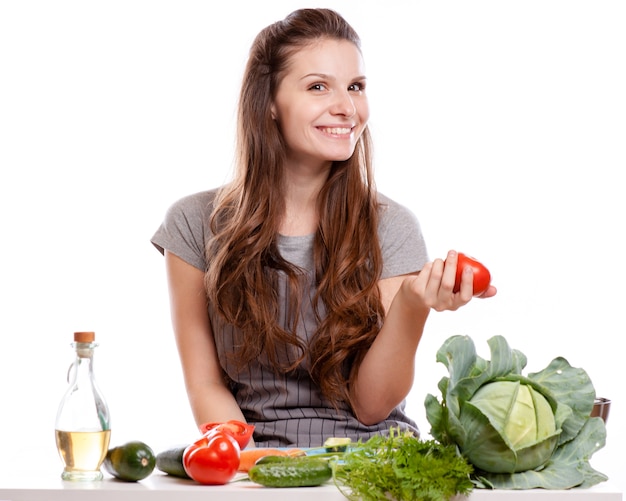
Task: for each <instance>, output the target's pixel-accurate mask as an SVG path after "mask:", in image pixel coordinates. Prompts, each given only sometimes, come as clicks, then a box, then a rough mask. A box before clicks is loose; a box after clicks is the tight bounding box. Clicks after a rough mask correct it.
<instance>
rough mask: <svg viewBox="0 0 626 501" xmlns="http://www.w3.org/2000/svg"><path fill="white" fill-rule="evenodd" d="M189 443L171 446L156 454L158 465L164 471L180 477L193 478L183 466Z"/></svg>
mask: <svg viewBox="0 0 626 501" xmlns="http://www.w3.org/2000/svg"><path fill="white" fill-rule="evenodd" d="M187 447H188V446H187V445H179V446H176V447H171V448H170V449H167V450H165V451H162V452H159V453H158V454H157V456H156V467H157V468H158V469H159V470H160V471H162V472H163V473H167V474H168V475H172V476H173V477H179V478H191V477H190V476H189V475H188V474H187V472H186V471H185V467H184V466H183V454H184V452H185V449H186V448H187Z"/></svg>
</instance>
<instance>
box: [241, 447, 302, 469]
mask: <svg viewBox="0 0 626 501" xmlns="http://www.w3.org/2000/svg"><path fill="white" fill-rule="evenodd" d="M302 455H304V451H303V450H302V449H296V448H294V449H275V448H272V447H256V448H254V449H244V450H242V451H241V454H240V455H239V471H244V472H248V471H250V468H252V467H253V466H254V465H255V463H256V462H257V461H258V460H259V459H261V458H264V457H266V456H302Z"/></svg>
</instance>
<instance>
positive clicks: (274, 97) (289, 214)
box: [152, 9, 495, 447]
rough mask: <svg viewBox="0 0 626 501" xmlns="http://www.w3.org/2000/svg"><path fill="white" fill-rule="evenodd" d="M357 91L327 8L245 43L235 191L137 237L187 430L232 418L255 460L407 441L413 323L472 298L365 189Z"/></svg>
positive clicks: (386, 203) (193, 200)
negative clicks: (280, 450) (401, 435)
mask: <svg viewBox="0 0 626 501" xmlns="http://www.w3.org/2000/svg"><path fill="white" fill-rule="evenodd" d="M365 91H366V77H365V69H364V63H363V57H362V54H361V51H360V41H359V38H358V35H357V34H356V33H355V31H354V30H353V29H352V28H351V27H350V25H349V24H348V23H346V21H345V20H344V19H343V18H341V17H340V16H339V15H338V14H337V13H335V12H334V11H331V10H327V9H302V10H298V11H295V12H293V13H292V14H290V15H289V16H287V18H285V19H284V20H282V21H279V22H277V23H275V24H273V25H270V26H268V27H267V28H265V29H264V30H262V31H261V32H260V33H259V35H258V36H257V38H256V39H255V41H254V43H253V45H252V48H251V51H250V56H249V60H248V64H247V67H246V71H245V75H244V79H243V84H242V89H241V93H240V102H239V111H238V148H237V151H238V157H237V168H238V170H237V172H236V173H235V177H234V179H233V180H232V182H231V183H229V184H228V185H226V186H223V187H221V188H220V189H215V190H211V191H206V192H201V193H197V194H194V195H191V196H188V197H185V198H184V199H182V200H180V201H178V202H176V203H175V204H174V205H173V206H172V207H171V208H170V209H169V211H168V213H167V216H166V218H165V221H164V223H163V224H162V225H161V227H160V228H159V229H158V231H157V232H156V234H155V235H154V237H153V239H152V242H153V243H154V245H155V246H156V247H157V248H158V249H159V250H161V252H163V253H164V255H165V261H166V267H167V276H168V284H169V290H170V298H171V310H172V321H173V328H174V332H175V335H176V340H177V346H178V350H179V354H180V359H181V364H182V367H183V373H184V379H185V385H186V389H187V392H188V396H189V401H190V405H191V408H192V410H193V413H194V417H195V419H196V422H197V423H198V424H201V423H205V422H209V421H210V422H215V421H226V420H229V419H239V420H245V421H247V422H250V423H252V424H254V425H255V434H254V441H255V443H256V445H257V446H299V447H309V446H319V445H321V444H322V443H323V442H324V440H325V439H326V438H328V437H331V436H347V437H351V438H352V439H353V440H357V439H367V438H368V437H370V436H372V435H373V434H376V433H380V432H383V431H386V430H388V429H389V428H390V427H392V426H394V427H403V428H413V429H415V431H417V429H416V425H415V423H414V421H413V420H411V419H410V418H409V417H408V416H407V415H406V414H405V412H404V400H405V398H406V396H407V394H408V392H409V391H410V389H411V386H412V384H413V374H414V359H415V352H416V349H417V346H418V343H419V341H420V338H421V336H422V332H423V329H424V325H425V322H426V319H427V317H428V314H429V311H430V310H431V309H434V310H437V311H442V310H455V309H457V308H459V307H460V306H462V305H464V304H466V303H467V302H468V301H469V300H470V299H471V298H472V271H471V269H469V268H468V270H465V271H464V275H463V281H462V286H461V290H460V292H458V293H456V294H455V293H453V292H452V288H453V283H454V278H455V271H456V260H457V258H456V253H455V252H450V253H449V254H448V256H447V259H446V262H445V263H444V261H443V260H442V259H436V260H434V261H433V262H427V261H428V259H427V253H426V247H425V244H424V240H423V237H422V234H421V231H420V228H419V225H418V222H417V221H416V219H415V217H414V216H413V215H412V214H411V213H410V212H409V211H408V210H406V209H405V208H404V207H402V206H400V205H398V204H397V203H395V202H393V201H392V200H390V199H388V198H386V197H385V196H383V195H382V194H379V193H377V192H376V190H375V188H374V184H373V179H372V166H371V155H370V152H371V144H370V136H369V132H368V129H367V121H368V118H369V109H368V102H367V97H366V92H365ZM494 294H495V289H494V288H493V287H491V288H490V289H489V290H488V291H487V292H486V293H485V294H484V296H486V297H488V296H492V295H494Z"/></svg>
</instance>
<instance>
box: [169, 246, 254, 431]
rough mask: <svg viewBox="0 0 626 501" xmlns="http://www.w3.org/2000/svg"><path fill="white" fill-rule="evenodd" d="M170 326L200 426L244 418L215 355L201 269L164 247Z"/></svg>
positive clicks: (190, 400) (192, 406) (242, 419)
mask: <svg viewBox="0 0 626 501" xmlns="http://www.w3.org/2000/svg"><path fill="white" fill-rule="evenodd" d="M165 263H166V269H167V279H168V287H169V294H170V310H171V316H172V326H173V329H174V334H175V337H176V345H177V347H178V354H179V357H180V361H181V366H182V370H183V377H184V381H185V388H186V390H187V396H188V398H189V404H190V406H191V410H192V413H193V416H194V419H195V421H196V424H197V425H198V426H200V425H201V424H203V423H208V422H221V421H228V420H229V419H237V420H239V421H245V419H244V417H243V414H242V413H241V410H240V408H239V406H238V405H237V402H236V401H235V398H234V397H233V395H232V393H231V392H230V390H229V388H228V386H227V385H226V382H225V380H224V376H223V373H222V369H221V366H220V364H219V360H218V357H217V351H216V348H215V341H214V339H213V332H212V329H211V323H210V321H209V313H208V309H207V299H206V294H205V288H204V273H203V272H202V271H201V270H199V269H198V268H196V267H194V266H192V265H190V264H189V263H187V262H185V261H183V260H182V259H181V258H179V257H178V256H176V255H175V254H172V253H171V252H168V251H165Z"/></svg>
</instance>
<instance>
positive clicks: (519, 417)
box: [425, 336, 607, 489]
mask: <svg viewBox="0 0 626 501" xmlns="http://www.w3.org/2000/svg"><path fill="white" fill-rule="evenodd" d="M488 343H489V346H490V349H491V361H487V360H484V359H482V358H481V357H479V356H478V355H477V354H476V350H475V347H474V343H473V342H472V340H471V339H470V338H469V337H467V336H453V337H451V338H449V339H448V340H447V341H446V342H445V343H444V345H443V346H442V347H441V348H440V350H439V352H438V353H437V361H439V362H441V363H443V364H444V365H445V366H446V367H447V368H448V371H449V374H450V376H449V377H444V378H442V379H441V381H440V382H439V389H440V390H441V393H442V401H441V402H440V401H439V400H437V398H436V397H434V396H433V395H428V396H427V397H426V401H425V406H426V415H427V418H428V421H429V423H430V424H431V426H432V428H431V435H432V436H433V438H434V439H435V440H438V441H439V442H441V443H443V444H455V445H456V446H457V447H458V450H459V452H460V453H461V454H462V455H463V456H464V457H465V458H466V459H467V460H468V462H470V463H471V464H472V465H473V466H474V467H475V474H474V483H475V484H476V486H477V487H485V488H499V489H529V488H534V487H540V488H544V489H568V488H571V487H576V486H585V487H588V486H591V485H594V484H596V483H598V482H601V481H605V480H607V477H606V476H605V475H603V474H602V473H599V472H597V471H595V470H594V469H593V468H591V466H590V465H589V462H588V461H589V458H590V457H591V455H592V454H593V453H594V452H595V451H596V450H597V449H599V448H601V447H603V446H604V444H605V441H606V429H605V426H604V422H603V421H602V419H600V418H590V417H589V416H590V414H591V410H592V408H593V403H594V399H595V390H594V388H593V385H592V383H591V380H590V379H589V376H588V375H587V373H586V372H585V371H584V370H582V369H579V368H574V367H572V366H570V365H569V363H568V362H567V361H566V360H565V359H564V358H555V359H554V360H553V361H552V362H551V363H550V365H549V366H548V367H547V368H546V369H544V370H543V371H541V372H537V373H534V374H528V375H523V374H522V369H523V368H524V367H525V366H526V357H525V356H524V354H523V353H521V352H520V351H517V350H511V349H510V348H509V345H508V343H507V342H506V340H505V339H504V338H503V337H502V336H495V337H493V338H491V339H489V341H488Z"/></svg>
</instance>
